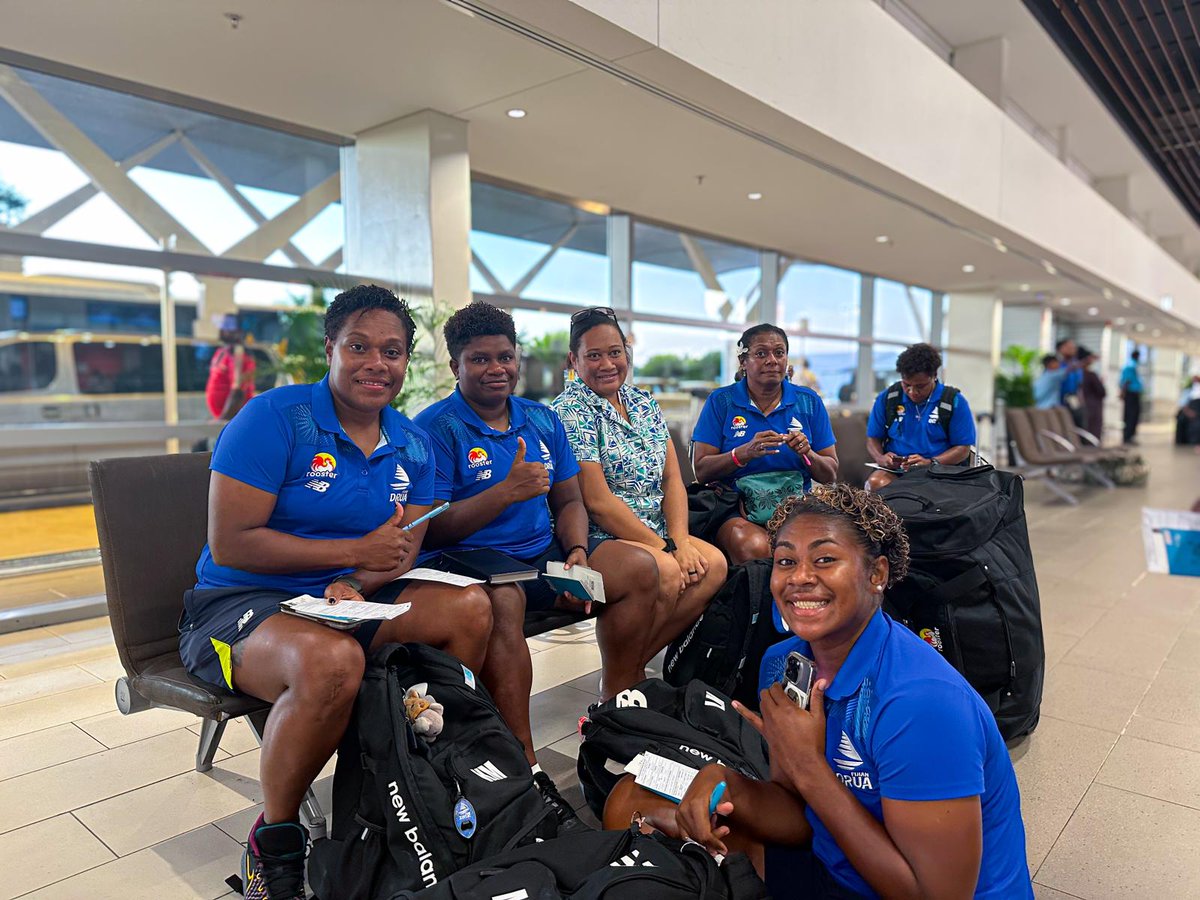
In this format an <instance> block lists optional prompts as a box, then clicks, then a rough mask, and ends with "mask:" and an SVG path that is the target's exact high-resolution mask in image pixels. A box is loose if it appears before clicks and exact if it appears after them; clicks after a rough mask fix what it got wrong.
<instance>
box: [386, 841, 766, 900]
mask: <svg viewBox="0 0 1200 900" xmlns="http://www.w3.org/2000/svg"><path fill="white" fill-rule="evenodd" d="M766 897H767V889H766V886H765V885H764V884H763V883H762V881H761V880H760V879H759V877H758V876H757V875H756V874H755V872H754V867H753V866H752V865H751V864H750V860H749V859H747V858H746V856H745V855H744V854H741V853H735V854H732V855H730V856H729V857H727V858H726V859H725V861H724V862H723V863H721V864H720V865H718V864H717V863H716V861H715V860H713V858H712V857H711V856H709V854H708V853H707V852H706V851H705V849H704V848H703V847H701V846H700V845H699V844H696V843H693V842H681V841H677V840H674V839H672V838H669V837H666V836H665V835H663V834H660V833H657V832H656V833H654V834H641V833H640V832H637V831H634V830H633V829H632V828H630V829H627V830H625V831H593V832H588V833H584V834H572V835H567V836H564V837H560V838H558V839H557V840H552V841H546V842H545V843H543V844H534V845H533V846H529V847H523V848H521V849H519V850H513V851H511V852H509V853H505V854H502V855H500V856H497V857H493V858H492V859H489V860H487V861H486V862H481V863H477V864H475V865H473V866H471V867H470V868H467V869H464V870H463V871H461V872H459V873H457V874H455V875H451V876H450V878H449V879H447V880H446V881H443V882H440V883H439V884H438V885H437V886H436V887H432V888H429V889H428V890H424V891H420V892H414V891H401V892H400V893H398V894H394V895H393V896H392V897H391V898H389V900H505V898H508V900H568V898H569V900H601V898H603V900H766Z"/></svg>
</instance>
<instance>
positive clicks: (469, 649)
mask: <svg viewBox="0 0 1200 900" xmlns="http://www.w3.org/2000/svg"><path fill="white" fill-rule="evenodd" d="M399 599H400V601H401V602H404V603H412V609H410V610H409V611H408V612H406V613H405V614H404V615H402V616H400V617H399V618H398V619H392V620H391V621H390V622H384V623H383V624H382V625H380V626H379V631H377V632H376V633H375V637H374V639H372V641H371V649H372V650H374V649H375V648H376V647H380V646H382V645H384V644H390V643H394V642H396V641H416V642H418V643H421V644H429V645H430V646H431V647H437V648H438V649H439V650H445V651H446V652H447V653H449V654H450V655H451V656H457V657H458V658H459V659H461V660H462V661H463V662H464V663H466V665H467V668H469V669H473V670H474V671H476V672H482V670H483V664H484V657H485V656H486V655H487V646H488V639H489V638H490V636H491V633H492V602H491V600H489V599H488V595H487V592H486V591H484V590H483V588H481V587H479V586H478V585H471V586H470V587H465V588H456V587H450V586H449V585H444V584H435V583H433V582H428V581H426V582H421V583H419V584H414V585H413V586H412V587H409V588H407V589H406V590H405V591H404V593H403V594H402V595H401V596H400V598H399Z"/></svg>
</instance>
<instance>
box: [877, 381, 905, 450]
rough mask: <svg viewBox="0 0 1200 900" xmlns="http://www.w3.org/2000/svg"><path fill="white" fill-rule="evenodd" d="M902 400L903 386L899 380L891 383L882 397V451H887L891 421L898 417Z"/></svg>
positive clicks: (890, 440) (889, 441)
mask: <svg viewBox="0 0 1200 900" xmlns="http://www.w3.org/2000/svg"><path fill="white" fill-rule="evenodd" d="M903 402H904V388H903V387H901V385H900V382H898V381H897V382H896V383H895V384H893V385H891V386H890V387H889V388H888V389H887V392H886V393H885V394H884V397H883V440H882V441H880V443H881V444H883V452H884V453H886V452H887V448H888V444H890V443H891V442H892V439H891V430H892V423H893V422H895V421H896V420H897V419H898V418H900V404H902V403H903Z"/></svg>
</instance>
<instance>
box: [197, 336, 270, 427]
mask: <svg viewBox="0 0 1200 900" xmlns="http://www.w3.org/2000/svg"><path fill="white" fill-rule="evenodd" d="M220 336H221V346H220V347H218V348H217V351H216V352H215V353H214V354H213V357H212V361H211V362H210V363H209V364H208V384H207V385H205V388H204V398H205V400H206V401H207V402H208V411H209V412H210V413H212V415H213V418H214V419H217V420H218V421H220V422H228V421H229V420H230V419H232V418H233V417H234V416H235V415H237V412H238V410H239V409H241V408H242V407H243V406H245V405H246V404H247V403H248V402H250V400H252V399H253V398H254V371H255V369H256V368H257V366H256V365H255V362H254V354H252V353H247V352H246V348H245V346H244V345H243V339H244V335H243V334H242V330H241V329H240V328H239V327H238V323H237V316H225V317H224V319H222V321H221V331H220Z"/></svg>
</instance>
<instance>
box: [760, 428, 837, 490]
mask: <svg viewBox="0 0 1200 900" xmlns="http://www.w3.org/2000/svg"><path fill="white" fill-rule="evenodd" d="M784 443H785V444H787V445H788V446H789V447H790V448H791V449H792V450H793V451H794V452H795V454H796V455H797V456H799V457H800V458H801V462H803V461H804V458H805V457H807V458H808V470H809V472H810V473H812V477H813V479H814V480H815V481H819V482H821V483H822V484H829V483H830V482H833V481H837V470H838V456H837V445H836V444H830V445H829V446H828V447H826V448H825V449H824V450H819V451H815V452H814V450H813V448H812V445H811V444H809V442H808V437H807V436H806V435H805V434H804V433H803V432H796V433H794V434H788V435H787V436H786V437H785V438H784ZM738 458H739V459H740V458H741V454H740V453H739V454H738Z"/></svg>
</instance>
